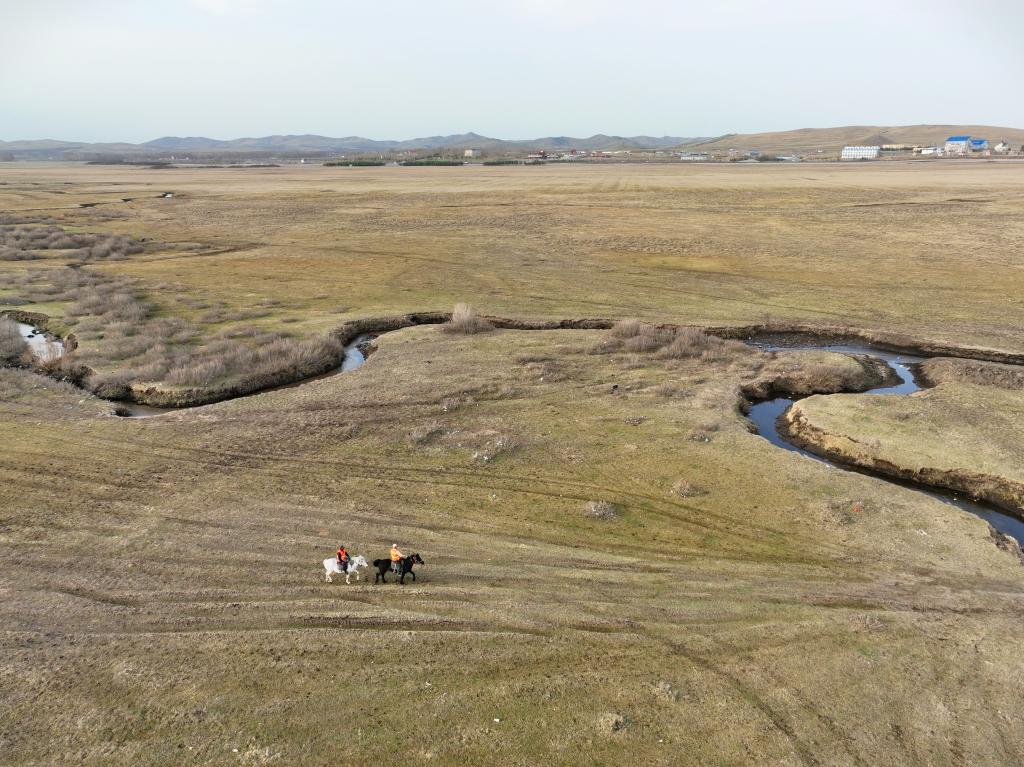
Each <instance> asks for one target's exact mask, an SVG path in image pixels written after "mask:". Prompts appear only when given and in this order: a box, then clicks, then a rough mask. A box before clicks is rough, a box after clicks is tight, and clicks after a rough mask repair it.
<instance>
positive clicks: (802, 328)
mask: <svg viewBox="0 0 1024 767" xmlns="http://www.w3.org/2000/svg"><path fill="white" fill-rule="evenodd" d="M707 332H709V333H712V334H714V335H716V336H720V337H722V338H736V339H740V340H747V339H750V338H755V337H756V338H770V339H773V340H777V341H778V342H779V343H786V342H799V343H807V342H813V341H819V342H821V343H822V344H826V343H833V344H834V343H851V342H852V343H857V342H859V343H863V344H867V345H869V346H872V347H875V348H876V349H882V350H885V351H891V352H901V353H904V354H912V355H915V356H921V357H960V358H963V359H970V360H984V361H988V362H1000V363H1006V364H1010V365H1024V353H1022V352H1009V351H1005V350H1003V349H992V348H983V347H978V346H959V345H957V344H947V343H942V342H938V341H928V340H924V341H922V340H920V339H915V338H913V337H911V336H908V335H904V334H902V333H892V332H888V331H879V330H865V329H863V328H851V327H844V326H842V325H827V324H812V323H800V322H796V323H786V324H781V323H772V324H770V325H764V324H760V325H731V326H722V327H709V328H707Z"/></svg>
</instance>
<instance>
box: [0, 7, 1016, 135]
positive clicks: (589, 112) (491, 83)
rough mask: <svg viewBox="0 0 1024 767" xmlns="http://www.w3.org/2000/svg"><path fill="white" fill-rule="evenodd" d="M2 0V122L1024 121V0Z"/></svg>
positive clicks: (744, 127)
mask: <svg viewBox="0 0 1024 767" xmlns="http://www.w3.org/2000/svg"><path fill="white" fill-rule="evenodd" d="M495 5H498V6H499V7H497V8H493V9H492V8H488V7H485V6H486V4H485V3H481V2H479V0H476V1H474V2H470V0H433V2H430V1H429V0H408V1H406V0H361V1H360V2H358V3H356V2H348V1H347V0H162V2H157V1H156V0H132V1H131V2H126V1H119V0H89V1H86V0H0V139H5V140H14V139H28V138H57V139H68V140H85V141H132V142H137V141H145V140H148V139H152V138H156V137H158V136H163V135H188V136H196V135H202V136H210V137H213V138H237V137H241V136H263V135H269V134H275V133H319V134H324V135H330V136H347V135H362V136H367V137H370V138H377V139H404V138H413V137H419V136H426V135H434V134H448V133H461V132H465V131H471V130H472V131H476V132H478V133H483V134H486V135H490V136H495V137H498V138H531V137H537V136H546V135H574V136H587V135H590V134H593V133H612V134H619V135H635V134H653V135H666V134H667V135H673V136H712V135H718V134H721V133H726V132H731V133H747V132H756V131H765V130H787V129H791V128H800V127H827V126H835V125H849V124H877V125H902V124H915V123H965V124H990V125H1000V126H1010V127H1024V98H1022V96H1021V91H1020V88H1021V82H1022V77H1024V11H1022V6H1021V5H1020V0H971V2H963V1H962V0H956V1H954V0H929V1H928V2H914V1H912V0H910V1H905V2H895V3H893V2H877V1H876V0H859V1H858V2H832V0H775V2H755V1H754V0H717V1H716V2H715V1H713V2H708V1H707V0H705V1H704V2H699V3H697V2H687V1H686V0H677V2H652V1H651V0H631V1H630V2H611V0H503V1H502V2H501V3H500V4H495Z"/></svg>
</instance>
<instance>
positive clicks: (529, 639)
mask: <svg viewBox="0 0 1024 767" xmlns="http://www.w3.org/2000/svg"><path fill="white" fill-rule="evenodd" d="M0 181H2V182H3V185H2V186H0V201H2V202H0V208H2V210H0V212H2V213H7V214H11V213H17V215H22V216H25V215H41V216H46V217H48V218H52V219H53V220H54V223H53V224H46V225H56V226H61V227H63V228H65V229H69V230H74V231H81V232H90V233H105V234H115V235H123V236H125V237H131V238H133V239H132V241H139V242H143V238H145V242H146V243H147V245H146V248H145V250H144V252H141V253H135V254H125V257H124V258H121V259H116V260H110V259H100V260H99V261H92V262H90V263H89V264H87V265H84V266H81V267H79V269H78V270H79V271H83V272H87V273H90V274H94V275H104V276H107V277H109V279H110V280H114V281H116V288H115V289H114V292H116V291H131V292H132V295H133V296H136V297H137V299H138V301H140V302H142V303H145V304H146V305H149V306H151V307H152V315H151V316H152V317H155V318H156V319H163V320H167V321H170V320H175V321H179V322H182V323H188V324H189V328H190V333H192V334H193V335H191V336H190V337H189V338H182V339H181V344H182V345H183V346H188V345H193V346H196V347H197V348H198V347H200V346H202V345H203V344H205V343H207V342H208V339H210V338H212V337H214V336H216V335H217V334H222V333H230V332H232V331H233V329H236V328H238V327H241V326H244V325H253V326H255V327H257V328H258V329H260V331H261V332H265V333H272V334H287V335H288V336H289V337H293V338H306V337H312V336H315V335H317V334H321V333H324V332H327V331H329V330H331V329H333V328H336V327H338V326H339V325H340V324H341V323H343V322H345V321H349V320H353V319H358V318H364V317H374V316H380V315H391V314H397V313H401V312H406V311H426V310H441V309H450V308H451V306H452V305H453V304H454V303H456V302H458V301H470V302H472V303H474V304H475V305H476V306H477V307H478V308H479V309H481V310H482V311H483V312H485V313H487V314H492V315H500V316H506V317H518V318H553V317H565V318H572V317H629V316H638V317H642V318H644V319H648V320H652V321H657V322H676V323H688V324H710V325H715V324H719V325H724V324H745V323H752V322H759V321H761V320H763V319H764V318H765V316H766V315H770V316H771V317H773V318H777V319H782V320H793V321H801V322H810V323H814V322H822V323H829V324H846V325H849V326H853V327H859V328H863V329H866V330H869V331H877V332H888V333H899V334H907V335H910V336H913V337H916V338H920V339H923V340H928V341H932V342H935V343H951V344H956V343H959V344H967V343H969V344H972V345H976V346H981V347H987V348H993V349H1000V350H1003V351H1007V352H1021V351H1024V331H1022V328H1024V323H1022V322H1021V320H1022V319H1024V304H1022V303H1021V299H1020V297H1021V296H1024V291H1021V290H1020V288H1021V287H1024V285H1022V284H1021V283H1022V282H1024V276H1022V272H1021V267H1022V264H1021V262H1020V253H1021V252H1024V249H1022V248H1021V245H1022V244H1024V243H1022V240H1024V219H1022V217H1021V215H1020V212H1019V211H1020V201H1021V197H1022V196H1024V166H1016V165H981V164H974V163H970V164H964V165H959V164H956V163H949V164H944V165H942V166H926V167H919V166H911V165H906V166H904V165H891V166H885V167H878V166H870V167H855V168H845V167H834V166H810V165H808V166H792V167H785V168H776V167H770V168H766V167H762V166H757V167H742V168H736V167H720V168H717V167H716V168H683V169H681V168H667V167H660V166H649V167H648V166H639V167H634V166H630V167H614V168H568V167H552V168H500V167H496V168H472V169H470V168H429V169H427V168H379V169H366V168H344V169H342V168H310V169H305V168H302V169H284V168H282V169H253V170H244V171H243V170H225V169H210V170H145V169H124V168H117V169H112V168H97V167H88V168H86V167H70V166H67V167H64V166H29V165H25V166H11V167H5V168H4V169H3V175H2V176H0ZM164 191H173V192H174V197H173V198H167V199H164V198H158V195H159V194H160V193H162V192H164ZM121 198H132V202H129V203H123V202H121V201H120V200H121ZM956 200H970V201H968V202H956ZM91 202H97V203H101V204H100V205H98V206H97V207H93V208H87V209H83V208H78V207H77V206H78V205H79V204H80V203H91ZM38 255H39V256H40V257H39V258H37V259H34V260H32V261H10V262H3V263H0V276H2V277H3V278H4V280H5V281H4V282H0V296H8V297H10V296H15V294H16V293H17V291H19V290H22V289H23V288H24V289H30V288H31V289H38V288H41V287H42V286H43V278H44V277H45V276H46V271H47V270H53V272H54V276H55V277H56V275H57V273H58V272H60V271H61V270H63V269H64V268H65V265H66V264H67V262H68V256H67V254H62V253H61V252H60V251H49V250H47V251H45V252H44V251H40V252H39V254H38ZM31 270H37V271H38V274H36V276H35V277H33V280H30V281H25V280H23V278H24V277H25V276H26V275H28V274H30V272H31ZM33 286H35V287H33ZM54 295H57V293H54ZM186 299H187V301H186ZM0 300H3V298H0ZM189 302H192V303H196V304H202V303H205V304H207V305H208V306H206V307H204V308H197V307H193V306H191V305H190V303H189ZM72 305H73V303H72V302H68V301H41V302H39V303H38V304H26V305H20V306H19V308H21V309H34V310H38V311H42V312H45V313H47V314H49V315H51V316H52V317H53V318H54V322H55V323H58V324H59V323H62V322H63V323H65V327H68V328H70V327H73V326H74V324H76V323H77V322H78V321H79V318H76V317H75V316H72V315H71V314H70V313H69V312H68V310H69V307H70V306H72ZM256 306H259V307H260V312H259V313H260V315H261V316H258V317H241V318H236V319H233V318H232V313H235V312H242V313H244V312H251V311H252V309H253V307H256ZM210 307H213V308H215V309H216V314H215V315H210V316H206V317H204V313H208V312H210V311H211V308H210ZM0 308H3V307H2V306H0ZM100 325H102V322H101V323H100ZM100 330H102V328H100ZM100 330H95V331H91V335H90V336H89V337H90V338H91V339H93V340H90V341H89V342H88V343H85V342H83V344H82V348H81V350H80V354H81V355H82V359H83V360H84V361H86V362H90V361H91V362H93V363H95V364H96V366H97V367H98V368H101V369H103V370H105V371H106V372H110V373H114V372H116V371H117V369H118V366H119V365H122V364H128V363H127V362H124V361H118V360H111V359H109V358H107V357H104V356H103V352H102V348H101V347H102V340H103V339H101V338H98V337H96V335H95V334H97V333H99V332H100ZM83 335H84V334H83ZM244 338H245V337H242V340H244ZM627 343H629V338H626V339H623V338H622V337H621V334H620V335H616V334H614V333H611V332H609V331H605V330H550V331H548V330H544V331H516V330H501V329H498V330H491V331H489V332H480V333H475V334H472V335H463V334H459V333H445V332H443V331H442V329H441V328H439V327H428V326H424V327H413V328H408V329H405V330H401V331H398V332H396V333H391V334H388V335H386V336H383V337H382V338H381V339H380V340H379V342H378V344H379V349H378V350H377V351H376V352H375V353H374V354H373V355H371V357H370V358H369V361H368V362H367V364H366V365H364V366H363V367H362V368H360V369H359V370H357V371H355V372H353V373H351V374H345V375H340V376H335V377H331V378H326V379H323V380H319V381H316V382H314V383H310V384H307V385H304V386H299V387H295V388H291V389H284V390H278V391H274V392H269V393H266V394H261V395H258V396H255V397H249V398H244V399H237V400H232V401H229V402H224V403H220V404H216V405H211V406H207V407H203V408H198V409H194V410H186V411H182V412H180V413H175V414H171V415H167V416H161V417H158V418H151V419H138V420H136V419H121V418H117V417H114V416H113V415H112V410H113V407H112V405H111V404H110V403H108V402H105V401H103V400H99V399H97V398H95V397H92V396H90V395H88V394H85V393H83V392H82V391H81V390H80V389H77V388H74V387H71V386H69V385H66V384H60V383H55V382H53V381H51V380H49V379H45V378H42V377H39V376H37V375H35V374H33V373H30V372H28V371H24V370H0V541H2V542H3V546H4V550H5V555H4V557H3V558H2V560H0V587H2V588H3V594H4V600H3V601H2V603H0V620H2V624H3V626H4V630H3V634H2V635H0V647H2V652H0V669H2V673H0V700H3V702H4V703H3V709H2V714H0V749H2V753H3V761H4V762H5V763H10V764H16V765H44V764H52V763H54V762H61V761H71V760H73V761H75V762H78V763H81V764H97V765H98V764H104V765H105V764H147V765H148V764H153V765H178V764H209V765H220V764H246V765H253V764H298V763H302V764H324V765H326V764H331V765H338V764H366V763H373V762H379V761H381V760H388V761H397V760H399V759H401V760H402V761H410V760H411V761H415V762H425V763H437V764H453V763H461V764H477V763H482V762H485V761H486V762H494V761H495V760H497V761H500V762H501V763H503V764H537V763H538V762H545V763H548V764H579V763H599V764H605V763H608V764H610V763H621V762H622V761H623V760H625V759H629V760H631V761H636V762H644V763H650V764H666V765H669V764H671V765H676V764H693V765H706V764H723V765H726V764H728V765H741V764H783V765H790V764H791V765H866V764H871V765H881V764H891V765H902V764H936V765H956V764H964V763H968V764H980V765H985V764H990V765H1005V764H1014V763H1020V762H1021V761H1024V750H1022V746H1021V744H1022V743H1024V717H1022V716H1021V713H1020V711H1019V705H1018V699H1019V692H1018V691H1019V690H1020V688H1021V685H1022V683H1024V667H1022V662H1021V659H1020V652H1019V635H1020V617H1019V616H1020V611H1021V607H1022V596H1024V591H1022V588H1021V587H1022V573H1024V570H1022V568H1021V565H1020V562H1019V560H1018V559H1017V558H1016V557H1015V556H1014V555H1013V554H1012V552H1008V551H1006V550H1003V549H1000V548H998V547H997V546H995V545H994V543H993V539H992V537H991V535H990V532H989V529H988V527H987V526H986V525H985V523H983V522H982V521H981V520H979V519H976V518H974V517H972V516H969V515H966V514H964V513H962V512H960V511H958V510H957V509H955V508H952V507H948V506H946V505H944V504H941V503H939V502H937V501H933V500H931V499H929V498H927V497H924V496H922V495H920V494H918V493H915V492H913V491H911V490H906V489H902V488H899V487H894V486H891V485H889V484H887V483H884V482H882V481H880V480H876V479H872V478H869V477H866V476H861V475H857V474H848V473H842V472H839V471H837V470H835V469H829V468H827V467H825V466H823V465H820V464H818V463H815V462H812V461H809V460H807V459H805V458H802V457H800V456H798V455H796V454H793V453H788V452H785V451H781V450H778V449H777V448H774V447H773V446H771V445H770V444H768V443H767V442H766V441H764V440H762V439H761V438H759V437H757V436H756V435H754V434H751V433H750V431H749V429H748V427H747V424H746V421H745V419H744V417H743V415H742V412H741V411H740V408H739V406H740V395H739V392H740V391H741V390H742V389H744V388H748V387H752V386H756V385H757V384H758V382H762V383H763V382H765V381H776V380H786V381H789V382H790V383H789V385H790V386H793V387H796V388H799V387H801V386H811V382H814V381H820V380H834V381H846V382H849V381H853V380H855V379H856V377H857V376H858V375H860V374H861V373H862V372H863V371H862V369H861V367H860V366H859V365H857V363H855V362H854V361H853V360H851V359H850V358H848V357H844V356H841V355H829V354H820V355H802V354H796V353H793V354H778V355H771V354H765V353H761V352H757V351H755V350H752V349H747V348H741V347H738V346H736V345H735V344H722V345H716V346H715V347H714V348H709V349H704V350H702V351H701V353H700V354H696V355H690V354H679V353H670V352H669V351H668V350H669V349H670V344H665V345H664V346H662V347H660V348H648V347H647V346H646V345H645V344H642V343H630V345H628V346H627ZM90 344H92V345H93V346H90ZM128 359H129V360H130V358H128ZM936 375H938V373H936ZM956 386H959V387H964V389H965V390H966V388H970V389H971V397H972V398H975V399H976V401H977V403H978V404H977V407H979V408H983V407H985V403H986V402H987V401H988V400H987V397H988V396H989V395H988V394H987V393H986V387H985V386H982V385H980V384H979V383H978V382H975V383H970V382H963V381H961V382H960V383H959V384H956ZM943 387H946V389H943ZM1001 391H1003V392H1004V393H1003V394H1000V395H995V394H993V395H992V396H993V397H996V396H1003V397H1005V396H1008V395H1006V394H1005V391H1006V390H1005V389H1003V390H1001ZM934 392H935V393H934V394H932V396H933V397H940V396H942V397H948V398H950V401H951V402H952V401H959V402H960V403H961V405H962V407H964V408H967V407H968V404H966V403H967V400H966V399H965V397H966V395H961V394H960V393H959V389H957V388H954V387H952V386H949V385H947V384H940V386H939V388H937V389H936V390H934ZM914 399H920V398H914ZM850 400H851V401H855V398H853V397H851V398H850ZM823 401H824V402H826V403H827V402H831V401H832V400H827V399H826V400H823ZM906 401H909V400H902V401H901V402H906ZM971 401H972V402H973V401H975V400H973V399H972V400H971ZM992 401H993V402H995V401H996V400H992ZM999 401H1002V400H999ZM811 402H813V401H808V403H811ZM918 407H920V405H918ZM940 410H941V407H939V406H936V408H935V409H934V412H935V413H938V412H939V411H940ZM923 417H925V418H926V419H930V418H931V416H929V415H926V416H923ZM926 422H927V423H931V422H932V421H930V420H926ZM934 423H936V424H939V423H940V422H939V421H934ZM993 423H995V421H993ZM862 426H863V422H862V421H860V420H857V421H855V422H854V424H853V426H851V428H853V427H857V428H861V427H862ZM940 428H941V426H940ZM1006 433H1007V434H1008V435H1010V434H1015V433H1016V432H1014V431H1009V430H1008V431H1007V432H1006ZM977 438H978V439H981V438H982V437H980V436H978V437H977ZM1007 440H1008V442H1007V444H1010V443H1013V442H1014V438H1011V437H1009V436H1008V437H1007ZM1000 460H1004V461H1005V458H1001V459H1000ZM1004 465H1005V463H1004ZM594 504H602V506H600V507H599V508H600V509H602V510H604V511H608V513H602V514H597V515H595V514H593V510H594V508H595V506H594ZM396 540H397V541H398V542H400V543H401V544H402V546H403V548H406V549H408V550H411V551H418V552H419V553H420V554H421V555H422V556H423V558H424V559H425V560H426V565H425V566H424V567H422V568H419V575H420V580H419V581H417V583H416V584H414V585H406V586H405V587H399V586H397V585H390V584H389V585H387V586H373V585H372V583H371V584H360V585H352V586H345V585H344V584H343V583H337V582H336V583H334V584H326V583H324V582H323V581H322V570H321V569H320V565H319V563H320V560H321V559H322V558H323V557H325V556H329V555H330V554H331V552H333V550H334V548H335V547H336V546H337V544H338V543H342V542H343V543H345V544H347V545H348V547H349V548H350V550H352V551H354V552H355V553H362V554H366V555H367V556H368V557H369V558H371V559H372V558H375V557H378V556H382V555H383V554H384V552H385V551H386V548H387V546H388V545H389V544H390V543H392V542H394V541H396Z"/></svg>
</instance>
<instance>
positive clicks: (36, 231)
mask: <svg viewBox="0 0 1024 767" xmlns="http://www.w3.org/2000/svg"><path fill="white" fill-rule="evenodd" d="M42 250H60V251H70V252H69V253H68V254H67V255H69V256H70V257H71V258H73V259H76V260H79V261H105V260H112V261H113V260H118V259H123V258H126V257H128V256H129V255H133V254H135V253H141V252H142V251H143V250H145V246H144V245H143V244H142V243H141V242H139V241H138V240H135V239H132V238H131V237H127V236H125V235H122V234H95V233H91V232H67V231H65V230H64V229H63V227H60V226H55V225H53V224H45V225H41V226H27V225H25V224H15V225H3V226H0V260H3V261H29V260H32V259H37V258H40V254H39V251H42Z"/></svg>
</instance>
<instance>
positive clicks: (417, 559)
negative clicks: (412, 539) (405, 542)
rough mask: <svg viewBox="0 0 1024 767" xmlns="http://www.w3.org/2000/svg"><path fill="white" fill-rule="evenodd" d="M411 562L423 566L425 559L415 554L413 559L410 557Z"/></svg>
mask: <svg viewBox="0 0 1024 767" xmlns="http://www.w3.org/2000/svg"><path fill="white" fill-rule="evenodd" d="M409 561H410V562H412V563H413V564H416V565H422V564H423V557H421V556H420V555H419V554H413V555H412V556H411V557H409Z"/></svg>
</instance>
